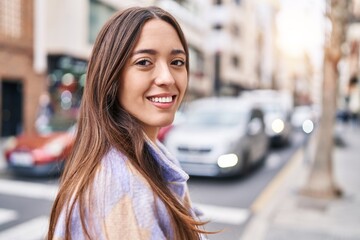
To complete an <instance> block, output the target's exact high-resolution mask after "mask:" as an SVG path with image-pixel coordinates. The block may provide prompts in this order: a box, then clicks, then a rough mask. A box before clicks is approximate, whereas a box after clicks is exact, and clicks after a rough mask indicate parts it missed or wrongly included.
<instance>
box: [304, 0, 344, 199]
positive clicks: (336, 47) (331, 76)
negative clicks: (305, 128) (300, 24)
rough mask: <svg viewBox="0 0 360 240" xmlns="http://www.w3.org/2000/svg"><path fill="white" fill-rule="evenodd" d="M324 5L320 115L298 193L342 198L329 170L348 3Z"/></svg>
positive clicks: (336, 1) (339, 0)
mask: <svg viewBox="0 0 360 240" xmlns="http://www.w3.org/2000/svg"><path fill="white" fill-rule="evenodd" d="M327 4H328V7H327V17H328V18H329V20H330V21H331V26H332V27H331V33H330V35H329V38H328V39H327V40H326V42H325V48H324V65H323V67H324V68H323V87H322V90H323V96H322V115H321V117H320V121H319V127H318V129H317V132H316V133H315V135H314V136H313V137H314V139H313V143H315V148H314V150H315V152H314V156H313V157H314V159H313V160H314V161H313V165H312V167H311V169H310V174H309V177H308V179H307V182H306V184H305V186H304V187H303V189H302V191H301V192H302V194H304V195H307V196H311V197H320V198H335V197H339V196H341V189H340V188H339V187H338V186H337V185H336V183H335V179H334V174H333V168H332V164H333V148H334V136H333V134H334V125H335V114H336V99H337V85H338V84H337V82H338V78H339V72H338V63H339V61H340V59H341V57H342V48H341V46H342V45H343V43H344V42H345V31H346V20H347V16H348V14H349V13H348V4H349V0H328V2H327Z"/></svg>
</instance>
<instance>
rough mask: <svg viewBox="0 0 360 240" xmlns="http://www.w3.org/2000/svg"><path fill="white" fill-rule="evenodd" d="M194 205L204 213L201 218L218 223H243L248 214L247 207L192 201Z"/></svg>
mask: <svg viewBox="0 0 360 240" xmlns="http://www.w3.org/2000/svg"><path fill="white" fill-rule="evenodd" d="M194 206H195V207H196V208H198V209H199V210H200V211H202V212H203V214H204V215H203V216H202V217H201V218H205V219H209V220H210V221H214V222H218V223H227V224H233V225H239V224H242V223H244V222H245V221H246V220H247V219H248V218H249V215H250V212H249V210H248V209H242V208H231V207H220V206H214V205H206V204H199V203H194Z"/></svg>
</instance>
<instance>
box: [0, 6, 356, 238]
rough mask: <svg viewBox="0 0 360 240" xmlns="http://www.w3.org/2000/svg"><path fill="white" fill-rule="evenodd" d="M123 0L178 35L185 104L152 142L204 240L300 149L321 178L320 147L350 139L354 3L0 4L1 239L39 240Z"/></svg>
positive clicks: (228, 234)
mask: <svg viewBox="0 0 360 240" xmlns="http://www.w3.org/2000/svg"><path fill="white" fill-rule="evenodd" d="M336 2H343V3H345V4H343V6H340V7H339V10H338V11H336V12H335V11H334V9H336V8H337V7H338V5H341V4H338V5H336ZM134 5H138V6H147V5H156V6H159V7H161V8H163V9H165V10H167V11H169V12H170V13H172V14H173V15H174V16H175V18H176V19H177V20H178V21H179V23H180V25H181V27H182V29H183V31H184V33H185V36H186V37H187V41H188V45H189V49H190V81H189V87H188V92H187V96H186V99H185V102H184V104H183V106H182V108H181V109H180V110H179V111H178V113H177V115H176V119H175V121H174V123H173V124H172V125H171V126H168V127H165V128H163V129H161V131H160V133H159V140H160V141H161V142H163V143H164V144H165V145H166V146H167V147H168V148H169V150H170V151H171V152H172V153H173V154H174V155H175V156H176V157H177V158H178V159H179V161H180V162H181V164H182V166H183V168H184V169H185V171H187V172H188V173H189V174H190V176H191V178H190V180H189V187H190V192H191V195H192V196H193V201H194V203H195V205H196V206H197V207H198V208H199V209H200V210H202V211H203V212H204V218H205V219H210V220H211V221H212V222H211V223H210V224H208V225H207V228H209V229H210V230H218V229H225V231H224V232H223V233H221V234H219V235H216V236H210V237H209V238H210V239H241V237H242V234H243V233H244V231H245V230H246V229H247V227H248V225H249V223H251V220H252V219H253V218H254V216H255V215H256V213H257V212H259V211H260V210H259V209H263V208H264V207H263V206H264V205H266V204H265V203H266V202H268V201H270V200H269V199H270V198H269V197H264V192H269V190H268V189H269V188H268V187H269V185H270V183H271V182H272V181H274V179H277V177H278V176H279V175H280V173H281V172H284V171H286V169H287V168H285V166H287V164H288V163H289V162H291V161H292V159H294V158H295V156H297V154H296V153H298V152H299V151H303V152H304V153H305V154H304V156H302V157H301V159H303V160H304V161H303V162H304V164H305V163H306V164H308V165H311V164H309V162H316V161H322V160H321V159H320V160H318V157H317V156H322V155H326V156H328V157H327V159H325V160H323V162H325V163H326V164H325V165H324V166H325V167H323V170H324V168H325V172H326V173H327V175H328V176H329V177H325V178H324V179H325V180H324V181H325V182H333V179H334V176H333V175H334V174H333V173H332V169H331V167H326V166H330V165H331V164H332V162H333V161H332V160H333V158H332V152H333V151H335V152H336V151H337V148H338V147H339V146H340V145H344V144H345V142H346V140H347V137H346V136H347V135H348V134H350V135H351V134H352V135H351V139H352V142H353V143H354V142H355V143H358V142H359V132H356V131H358V128H359V114H360V87H359V81H358V77H359V74H360V61H359V60H360V59H359V58H360V50H359V43H360V1H359V0H351V1H350V0H346V1H345V0H344V1H335V0H333V1H330V0H328V1H326V0H298V1H292V0H191V1H190V0H121V1H119V0H76V1H73V0H72V1H70V0H61V1H60V0H0V110H1V111H0V146H1V153H2V154H1V156H0V239H21V240H25V239H42V238H43V236H44V233H45V232H46V227H47V221H48V214H49V211H50V208H51V204H52V201H53V198H54V196H55V193H56V191H57V186H58V179H59V174H61V171H62V168H63V164H64V161H65V159H66V156H67V154H68V153H69V151H70V150H71V146H72V144H73V136H74V134H73V133H74V131H75V129H76V118H77V114H78V109H79V106H80V103H81V97H82V93H83V88H84V86H85V84H86V68H87V61H88V58H89V55H90V52H91V49H92V46H93V43H94V41H95V38H96V36H97V33H98V32H99V30H100V28H101V27H102V25H103V24H104V23H105V21H106V20H107V19H109V18H110V16H111V15H113V14H114V13H115V12H116V11H119V10H121V9H124V8H126V7H129V6H134ZM328 66H330V67H328ZM327 81H330V83H328V82H327ZM332 86H333V87H332ZM209 104H210V106H212V107H211V108H207V107H206V106H209ZM224 106H226V107H224ZM327 107H328V108H327ZM219 113H221V114H219ZM318 128H319V129H322V130H320V131H319V134H318V135H319V137H318V138H316V139H317V140H314V141H313V142H314V144H313V142H312V141H310V140H311V139H312V136H313V135H315V134H314V133H315V130H316V129H318ZM349 128H350V130H349ZM324 132H328V133H329V134H330V136H331V137H330V144H329V145H327V147H325V148H321V147H319V146H320V145H321V144H320V145H319V144H316V143H318V142H322V140H321V139H328V140H329V137H328V136H329V135H326V133H324ZM323 133H324V134H325V135H324V134H323ZM319 139H320V140H319ZM332 140H334V142H332ZM324 142H326V140H325V141H324ZM309 146H312V147H313V148H314V149H315V150H314V151H313V152H314V153H313V152H311V153H310V151H308V149H309ZM317 147H318V148H317ZM320 148H321V149H320ZM318 149H320V150H318ZM351 149H352V150H354V149H357V150H356V151H357V152H356V154H358V153H359V152H358V149H359V148H357V147H353V148H351ZM354 151H355V150H354ZM336 154H337V153H336ZM354 156H355V155H351V158H352V159H354V158H356V157H354ZM308 165H306V166H308ZM356 166H359V165H356ZM308 168H309V172H311V173H310V174H309V176H310V177H309V179H310V180H309V184H310V185H311V186H313V185H312V184H313V182H312V180H311V176H312V175H314V174H315V175H316V170H311V167H308ZM329 169H330V170H329ZM312 173H314V174H312ZM304 179H305V177H304ZM305 182H306V181H305ZM315 185H316V184H315ZM330 185H332V184H330ZM309 189H310V190H311V191H307V192H314V191H317V190H318V189H315V190H314V189H311V187H310V188H307V190H309ZM354 189H355V188H354ZM358 189H360V188H356V190H358ZM333 190H334V189H333ZM345 190H346V189H345ZM350 190H351V191H352V190H353V188H352V189H350ZM334 191H335V190H334ZM310 195H311V194H310ZM325 195H326V194H325ZM330 195H331V194H330ZM30 206H31V207H30ZM259 206H260V207H259ZM250 239H255V237H254V238H250ZM274 239H276V238H274ZM277 239H280V238H277ZM314 239H315V238H314ZM318 239H323V238H318ZM354 239H355V238H354Z"/></svg>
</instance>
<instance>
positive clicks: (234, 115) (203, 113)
mask: <svg viewBox="0 0 360 240" xmlns="http://www.w3.org/2000/svg"><path fill="white" fill-rule="evenodd" d="M186 115H187V117H186V119H187V120H186V122H187V123H188V124H189V125H196V126H206V127H220V126H221V127H226V126H227V127H232V126H236V125H238V124H243V125H245V122H246V113H245V112H244V111H241V110H236V111H235V110H227V109H223V110H219V109H207V110H200V109H198V110H196V111H195V110H194V111H190V112H187V114H186Z"/></svg>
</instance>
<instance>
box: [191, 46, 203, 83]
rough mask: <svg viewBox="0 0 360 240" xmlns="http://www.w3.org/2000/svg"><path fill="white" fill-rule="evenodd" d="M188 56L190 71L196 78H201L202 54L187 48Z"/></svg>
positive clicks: (192, 48)
mask: <svg viewBox="0 0 360 240" xmlns="http://www.w3.org/2000/svg"><path fill="white" fill-rule="evenodd" d="M189 55H190V69H191V71H192V72H193V73H194V74H195V75H196V76H197V77H202V76H203V75H204V65H205V64H204V56H203V54H202V53H201V52H200V51H199V50H198V49H196V48H194V47H193V46H189Z"/></svg>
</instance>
